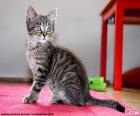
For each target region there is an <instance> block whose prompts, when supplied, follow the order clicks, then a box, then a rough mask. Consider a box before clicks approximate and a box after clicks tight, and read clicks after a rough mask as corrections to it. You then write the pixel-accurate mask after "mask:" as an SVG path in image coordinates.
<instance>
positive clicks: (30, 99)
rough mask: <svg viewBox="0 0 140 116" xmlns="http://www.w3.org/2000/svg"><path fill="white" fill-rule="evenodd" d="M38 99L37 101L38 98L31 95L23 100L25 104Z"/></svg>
mask: <svg viewBox="0 0 140 116" xmlns="http://www.w3.org/2000/svg"><path fill="white" fill-rule="evenodd" d="M36 101H37V99H33V98H32V97H29V96H27V97H25V98H24V100H23V102H24V103H25V104H31V103H35V102H36Z"/></svg>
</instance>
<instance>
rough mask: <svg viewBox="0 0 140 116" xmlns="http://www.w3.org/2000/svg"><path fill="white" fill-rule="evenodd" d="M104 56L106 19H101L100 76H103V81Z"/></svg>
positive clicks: (104, 70)
mask: <svg viewBox="0 0 140 116" xmlns="http://www.w3.org/2000/svg"><path fill="white" fill-rule="evenodd" d="M106 57H107V21H104V20H103V19H102V35H101V57H100V58H101V59H100V76H103V77H104V81H106Z"/></svg>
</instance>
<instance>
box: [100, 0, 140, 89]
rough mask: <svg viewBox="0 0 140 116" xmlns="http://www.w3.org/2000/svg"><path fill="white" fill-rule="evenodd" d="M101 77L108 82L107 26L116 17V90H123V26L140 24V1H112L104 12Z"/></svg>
mask: <svg viewBox="0 0 140 116" xmlns="http://www.w3.org/2000/svg"><path fill="white" fill-rule="evenodd" d="M100 15H101V16H102V38H101V61H100V75H101V76H103V77H104V78H105V80H106V60H107V25H108V20H109V19H112V17H114V22H115V44H114V45H115V47H114V89H115V90H122V54H123V24H140V0H110V1H109V2H108V3H107V5H106V6H105V7H104V9H103V10H102V12H101V14H100Z"/></svg>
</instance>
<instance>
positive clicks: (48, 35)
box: [26, 6, 56, 47]
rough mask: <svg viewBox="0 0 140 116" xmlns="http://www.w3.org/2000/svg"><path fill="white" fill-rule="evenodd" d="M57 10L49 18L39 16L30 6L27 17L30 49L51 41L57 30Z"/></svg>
mask: <svg viewBox="0 0 140 116" xmlns="http://www.w3.org/2000/svg"><path fill="white" fill-rule="evenodd" d="M55 19H56V9H54V10H52V11H51V12H50V13H49V14H48V15H47V16H41V15H37V13H36V11H35V10H34V8H33V7H31V6H29V8H28V11H27V17H26V24H27V30H28V33H29V40H28V42H29V43H30V47H36V46H37V45H38V43H39V44H40V45H43V44H46V43H47V42H49V41H51V39H52V36H53V34H54V29H55Z"/></svg>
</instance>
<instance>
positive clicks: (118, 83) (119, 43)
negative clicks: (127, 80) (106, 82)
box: [114, 0, 124, 90]
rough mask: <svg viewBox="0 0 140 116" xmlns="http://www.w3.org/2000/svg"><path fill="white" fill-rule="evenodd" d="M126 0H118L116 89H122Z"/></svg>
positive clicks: (115, 52) (115, 60)
mask: <svg viewBox="0 0 140 116" xmlns="http://www.w3.org/2000/svg"><path fill="white" fill-rule="evenodd" d="M123 17H124V1H123V0H116V11H115V48H114V89H115V90H122V58H123V21H124V19H123Z"/></svg>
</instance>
